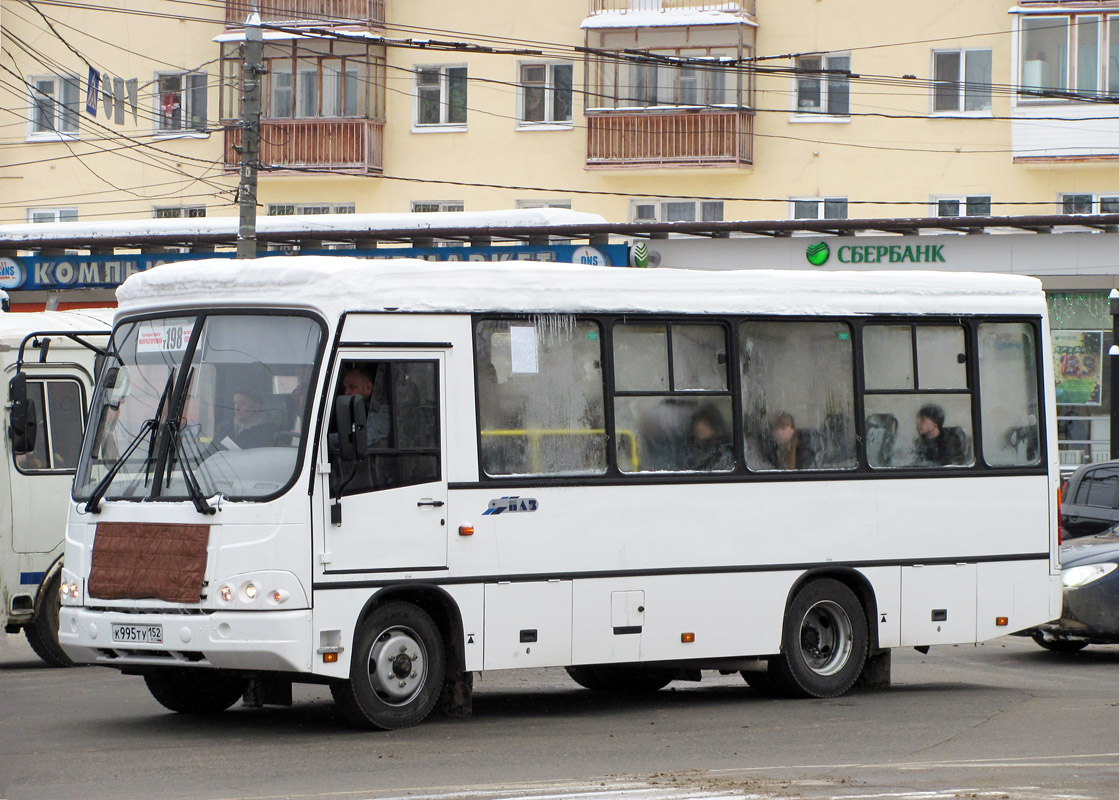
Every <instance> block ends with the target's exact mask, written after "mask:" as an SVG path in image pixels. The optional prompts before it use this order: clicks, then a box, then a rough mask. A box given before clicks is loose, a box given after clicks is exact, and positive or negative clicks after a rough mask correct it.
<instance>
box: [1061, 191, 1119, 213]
mask: <svg viewBox="0 0 1119 800" xmlns="http://www.w3.org/2000/svg"><path fill="white" fill-rule="evenodd" d="M1060 207H1061V213H1062V214H1119V195H1115V194H1103V195H1094V194H1062V195H1061V200H1060Z"/></svg>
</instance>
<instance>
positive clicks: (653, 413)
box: [612, 323, 734, 473]
mask: <svg viewBox="0 0 1119 800" xmlns="http://www.w3.org/2000/svg"><path fill="white" fill-rule="evenodd" d="M612 336H613V352H614V430H615V435H616V437H615V438H616V443H617V444H616V448H617V459H618V468H619V469H620V470H621V471H622V472H627V473H638V472H658V471H674V472H690V471H695V472H727V471H730V470H732V469H734V425H733V422H732V419H733V417H732V411H731V396H730V393H729V391H728V390H727V360H726V353H727V347H726V329H725V328H724V327H723V326H722V325H712V324H704V325H692V324H683V323H657V324H653V323H626V324H618V325H615V326H614V328H613V332H612Z"/></svg>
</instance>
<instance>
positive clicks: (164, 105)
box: [156, 72, 206, 131]
mask: <svg viewBox="0 0 1119 800" xmlns="http://www.w3.org/2000/svg"><path fill="white" fill-rule="evenodd" d="M156 80H157V82H158V84H159V92H158V94H157V95H156V100H157V102H158V104H159V106H158V108H157V109H156V119H157V120H158V122H157V125H158V126H159V130H161V131H205V130H206V74H205V73H202V72H173V73H164V74H161V75H157V76H156Z"/></svg>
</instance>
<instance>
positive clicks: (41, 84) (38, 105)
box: [28, 75, 81, 139]
mask: <svg viewBox="0 0 1119 800" xmlns="http://www.w3.org/2000/svg"><path fill="white" fill-rule="evenodd" d="M28 83H29V85H30V88H31V137H32V138H50V139H53V138H61V137H66V138H69V137H71V136H76V135H77V133H78V110H79V102H80V99H79V98H80V96H81V90H80V85H79V84H78V79H77V77H76V76H74V75H65V76H59V75H47V76H44V77H39V78H31V79H30V80H29V81H28Z"/></svg>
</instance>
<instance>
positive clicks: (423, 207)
mask: <svg viewBox="0 0 1119 800" xmlns="http://www.w3.org/2000/svg"><path fill="white" fill-rule="evenodd" d="M465 209H466V206H465V204H464V203H463V202H462V201H461V200H443V201H439V200H413V201H412V213H413V214H430V213H433V212H436V211H464V210H465Z"/></svg>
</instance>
